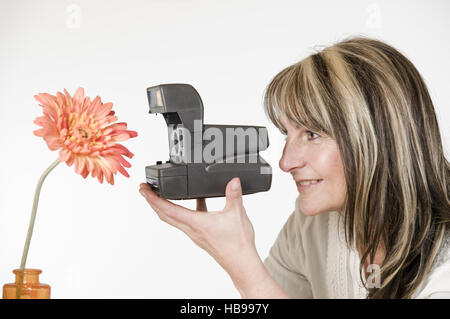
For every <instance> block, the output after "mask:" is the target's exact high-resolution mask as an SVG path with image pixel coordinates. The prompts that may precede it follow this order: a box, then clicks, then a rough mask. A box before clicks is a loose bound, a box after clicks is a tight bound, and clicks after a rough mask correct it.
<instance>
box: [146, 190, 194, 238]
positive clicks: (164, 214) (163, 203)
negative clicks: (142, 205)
mask: <svg viewBox="0 0 450 319" xmlns="http://www.w3.org/2000/svg"><path fill="white" fill-rule="evenodd" d="M139 192H140V193H141V194H142V196H144V197H145V199H146V200H147V202H148V203H149V204H150V206H151V207H152V208H153V210H154V211H155V212H156V213H157V214H158V216H159V217H160V218H161V219H162V220H164V221H166V222H168V223H169V224H171V225H172V226H175V227H177V228H180V229H181V230H183V231H186V230H187V229H186V227H184V226H183V225H186V226H188V227H189V228H192V226H193V223H195V221H196V217H197V214H196V213H195V211H192V210H190V209H187V208H185V207H182V206H180V205H177V204H174V203H172V202H170V201H168V200H166V199H163V198H161V197H159V196H158V195H157V194H156V193H155V192H153V191H152V189H151V188H150V186H149V185H147V184H145V183H142V184H140V188H139Z"/></svg>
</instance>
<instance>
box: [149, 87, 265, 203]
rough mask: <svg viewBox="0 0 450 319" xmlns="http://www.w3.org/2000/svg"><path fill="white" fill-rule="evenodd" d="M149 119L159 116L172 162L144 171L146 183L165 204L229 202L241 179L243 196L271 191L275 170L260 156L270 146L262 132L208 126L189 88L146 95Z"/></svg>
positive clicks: (257, 128) (161, 89)
mask: <svg viewBox="0 0 450 319" xmlns="http://www.w3.org/2000/svg"><path fill="white" fill-rule="evenodd" d="M147 96H148V102H149V106H150V111H149V113H161V114H162V115H163V116H164V119H165V121H166V125H167V130H168V138H169V148H170V151H169V156H170V158H169V160H167V161H166V162H165V163H163V162H162V161H158V162H157V163H156V165H150V166H146V167H145V174H146V181H147V183H148V184H149V185H150V186H151V187H152V189H153V190H154V191H155V192H156V193H157V194H158V195H159V196H161V197H163V198H166V199H175V200H176V199H192V198H201V197H204V198H207V197H220V196H225V188H226V185H227V183H228V182H229V181H230V180H231V179H232V178H234V177H239V178H240V181H241V186H242V194H243V195H245V194H252V193H257V192H263V191H267V190H269V189H270V186H271V182H272V169H271V167H270V165H269V164H268V163H267V162H266V161H265V160H264V159H263V158H262V157H261V156H260V155H259V152H260V151H263V150H265V149H267V147H268V146H269V140H268V133H267V129H266V128H265V127H262V126H237V125H205V124H203V103H202V100H201V98H200V95H199V94H198V93H197V91H196V90H195V89H194V87H192V86H191V85H189V84H179V83H171V84H162V85H157V86H153V87H149V88H148V89H147Z"/></svg>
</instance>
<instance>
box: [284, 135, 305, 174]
mask: <svg viewBox="0 0 450 319" xmlns="http://www.w3.org/2000/svg"><path fill="white" fill-rule="evenodd" d="M278 165H279V166H280V169H281V170H282V171H283V172H286V173H288V172H290V171H291V170H292V169H293V168H296V167H301V166H304V165H305V160H304V159H303V155H302V153H301V151H300V150H299V149H298V148H296V147H294V146H293V145H292V144H291V143H289V142H286V145H285V146H284V149H283V155H282V156H281V158H280V161H279V163H278Z"/></svg>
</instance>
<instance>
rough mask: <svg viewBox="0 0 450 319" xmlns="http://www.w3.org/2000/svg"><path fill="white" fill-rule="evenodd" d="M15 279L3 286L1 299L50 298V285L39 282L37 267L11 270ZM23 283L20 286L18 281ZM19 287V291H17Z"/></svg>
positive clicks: (39, 271) (40, 271)
mask: <svg viewBox="0 0 450 319" xmlns="http://www.w3.org/2000/svg"><path fill="white" fill-rule="evenodd" d="M13 273H14V274H15V275H16V281H15V282H14V283H11V284H5V285H4V286H3V299H50V286H49V285H47V284H41V283H40V282H39V274H40V273H42V270H39V269H25V270H24V271H22V270H20V269H15V270H13ZM22 277H23V284H22V285H21V287H19V286H20V282H21V281H22V280H21V279H22ZM18 289H19V291H18Z"/></svg>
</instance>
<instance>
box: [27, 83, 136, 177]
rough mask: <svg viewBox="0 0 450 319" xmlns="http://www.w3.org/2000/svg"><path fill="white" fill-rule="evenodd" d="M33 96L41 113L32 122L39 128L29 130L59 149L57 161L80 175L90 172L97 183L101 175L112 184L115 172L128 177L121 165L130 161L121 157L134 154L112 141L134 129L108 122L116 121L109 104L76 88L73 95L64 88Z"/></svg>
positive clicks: (119, 139) (126, 138)
mask: <svg viewBox="0 0 450 319" xmlns="http://www.w3.org/2000/svg"><path fill="white" fill-rule="evenodd" d="M34 98H35V99H36V100H37V101H38V102H39V103H40V105H41V106H42V107H43V113H44V115H43V116H40V117H38V118H36V120H35V121H34V123H35V124H37V125H40V126H42V128H40V129H38V130H36V131H34V132H33V133H34V134H35V135H36V136H40V137H43V138H44V140H45V141H46V142H47V146H48V147H49V148H50V150H52V151H55V150H59V149H61V150H60V152H59V160H60V161H61V162H66V164H67V165H68V166H71V165H72V164H75V172H76V173H78V174H80V175H81V176H83V178H86V177H87V176H88V175H89V173H92V177H97V178H98V180H99V181H100V183H103V176H104V177H105V179H106V181H107V182H108V183H110V184H111V185H114V176H113V175H115V174H116V173H117V171H119V172H120V173H122V174H123V175H124V176H126V177H129V175H128V173H127V171H126V170H125V169H124V167H131V164H130V163H128V162H127V161H126V160H125V158H124V157H123V156H127V157H128V158H132V157H133V155H134V154H133V153H131V152H130V151H129V150H128V149H127V148H126V147H124V146H123V145H121V144H117V143H116V142H121V141H125V140H128V139H129V138H132V137H136V136H137V132H135V131H128V130H127V123H125V122H121V123H115V124H111V123H112V122H115V121H117V116H115V115H114V111H112V110H111V109H112V103H102V101H101V99H100V97H99V96H97V97H96V98H94V100H93V101H91V100H90V98H89V97H85V96H84V89H83V88H78V89H77V91H76V92H75V95H74V96H73V97H71V96H70V94H69V93H68V92H67V91H66V89H64V94H63V93H61V92H57V94H56V96H53V95H51V94H48V93H40V94H37V95H35V96H34ZM110 124H111V125H110ZM122 166H124V167H122Z"/></svg>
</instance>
